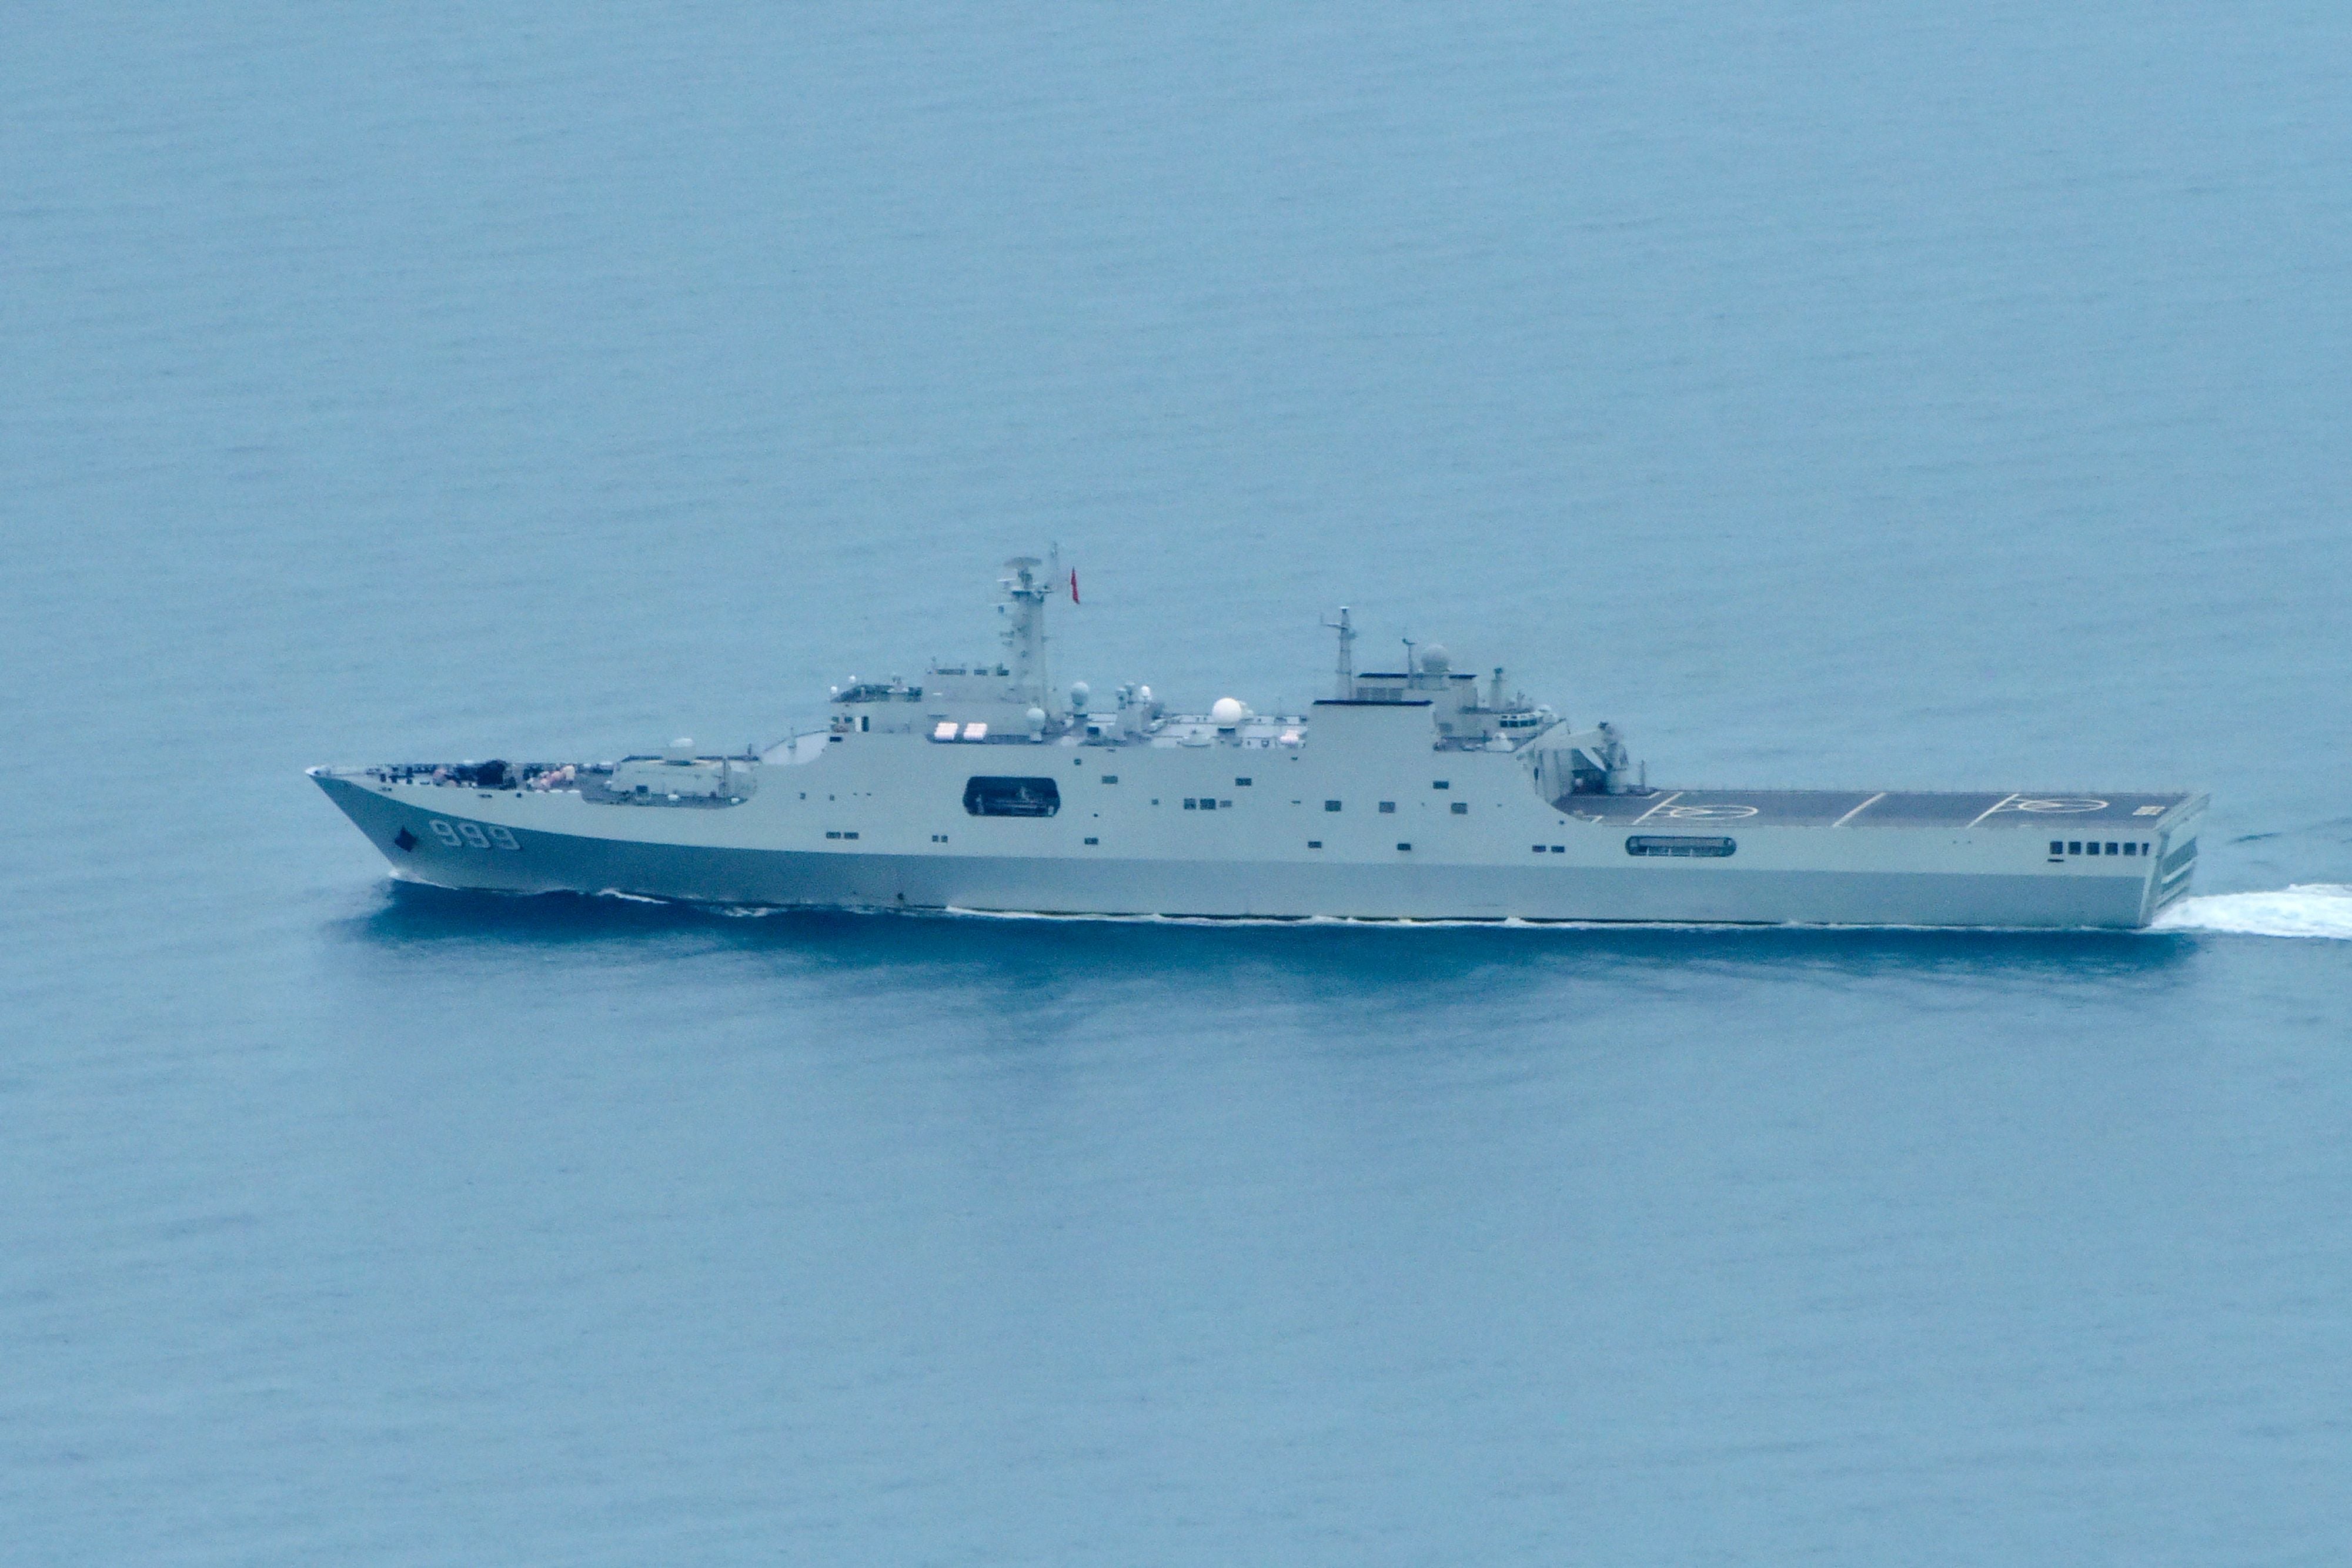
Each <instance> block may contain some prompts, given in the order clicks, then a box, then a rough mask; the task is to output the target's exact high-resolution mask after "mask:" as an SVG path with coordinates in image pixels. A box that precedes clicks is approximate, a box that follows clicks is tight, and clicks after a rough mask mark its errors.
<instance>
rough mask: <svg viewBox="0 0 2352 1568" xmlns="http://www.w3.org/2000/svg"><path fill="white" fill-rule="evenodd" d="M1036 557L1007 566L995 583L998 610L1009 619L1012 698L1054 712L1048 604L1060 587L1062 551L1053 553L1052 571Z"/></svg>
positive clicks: (1006, 639) (1021, 558) (1007, 634)
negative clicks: (1048, 659)
mask: <svg viewBox="0 0 2352 1568" xmlns="http://www.w3.org/2000/svg"><path fill="white" fill-rule="evenodd" d="M1044 567H1045V562H1043V561H1041V560H1039V559H1037V558H1036V557H1035V556H1034V555H1017V556H1014V557H1013V559H1011V560H1008V561H1006V562H1005V563H1004V573H1005V574H1004V575H1003V577H1001V578H999V579H997V580H996V587H997V591H998V592H1000V593H1001V594H1003V603H1002V604H1000V605H998V606H997V608H998V609H999V610H1000V611H1001V612H1003V614H1004V615H1005V617H1006V618H1007V621H1008V624H1007V625H1006V626H1005V628H1004V631H1003V633H1002V636H1003V643H1004V647H1005V652H1006V653H1009V654H1010V655H1011V657H1010V659H1009V660H1008V661H1007V662H1008V663H1009V664H1011V665H1012V667H1013V685H1012V691H1011V695H1012V697H1013V700H1014V701H1016V702H1022V703H1026V704H1028V705H1029V706H1032V707H1042V708H1045V709H1046V710H1047V711H1048V712H1051V711H1052V705H1051V704H1050V703H1049V702H1048V701H1047V700H1046V699H1047V697H1048V696H1049V695H1050V694H1051V691H1052V683H1051V682H1050V680H1049V679H1048V678H1047V674H1046V668H1045V601H1047V600H1048V599H1051V598H1052V597H1053V596H1054V594H1055V591H1056V590H1057V589H1058V588H1060V586H1061V581H1060V578H1061V551H1060V550H1058V549H1056V550H1055V552H1054V565H1053V568H1052V569H1051V570H1040V569H1042V568H1044Z"/></svg>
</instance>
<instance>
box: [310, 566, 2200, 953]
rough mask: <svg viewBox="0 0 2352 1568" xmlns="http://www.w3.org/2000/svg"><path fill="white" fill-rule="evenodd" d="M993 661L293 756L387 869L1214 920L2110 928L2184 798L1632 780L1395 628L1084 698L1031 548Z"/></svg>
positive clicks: (2143, 895) (520, 885) (569, 884)
mask: <svg viewBox="0 0 2352 1568" xmlns="http://www.w3.org/2000/svg"><path fill="white" fill-rule="evenodd" d="M997 586H998V589H999V592H1000V605H999V607H1000V609H1001V611H1002V612H1003V616H1004V622H1005V629H1004V631H1003V633H1002V640H1003V645H1004V648H1005V656H1004V658H1003V660H1002V661H1001V662H992V661H982V662H981V663H979V664H971V665H942V664H937V663H934V664H932V665H931V666H930V669H929V672H928V673H927V674H925V676H924V678H923V680H922V681H921V682H920V683H919V684H913V683H908V682H906V681H903V680H901V679H899V678H898V676H895V675H894V676H892V677H891V678H890V679H889V680H888V681H887V682H875V683H861V682H858V681H856V680H855V679H854V678H853V679H852V681H851V682H850V684H849V685H846V686H836V687H835V688H834V691H833V694H832V706H831V716H830V717H829V719H828V720H827V722H826V723H825V725H824V727H823V728H822V729H815V730H810V731H808V732H806V733H803V734H801V735H797V736H794V737H792V738H791V739H789V740H786V741H783V742H780V743H779V744H777V745H776V746H774V747H770V748H769V749H768V750H766V751H765V752H761V753H756V754H754V753H748V752H747V753H746V754H744V755H742V756H740V757H709V756H699V755H697V754H696V753H695V752H694V750H693V749H692V743H691V742H690V741H679V742H677V743H674V744H673V746H672V747H669V748H668V749H667V751H666V752H665V753H663V754H661V755H650V756H632V757H627V758H622V759H621V760H619V761H617V762H603V763H569V764H554V763H531V764H524V765H520V766H510V765H509V764H508V763H506V762H504V761H491V762H485V763H456V764H442V765H437V766H436V765H430V764H411V765H402V766H385V767H376V768H312V769H311V770H310V772H311V776H312V777H313V778H314V779H317V780H318V782H319V784H320V787H321V788H322V789H325V790H326V792H327V794H328V795H329V797H330V798H331V799H332V800H334V802H335V804H336V805H338V806H340V807H341V808H342V810H343V811H344V812H345V813H346V814H347V815H349V816H350V818H351V819H352V821H353V822H355V823H357V824H358V825H359V827H360V830H361V831H362V832H364V833H365V834H366V835H367V836H368V838H369V839H370V840H371V841H373V842H374V844H375V845H376V847H377V848H378V849H380V850H382V851H383V854H384V857H385V858H386V859H387V860H388V861H390V862H392V865H393V868H394V873H395V874H396V875H399V876H402V877H404V878H408V879H411V880H414V881H417V882H426V883H439V884H441V885H443V886H446V887H456V888H482V889H493V890H497V891H501V892H513V893H549V892H572V893H590V894H593V893H605V892H611V893H624V894H640V895H644V896H648V897H654V898H664V899H674V900H684V901H693V902H700V903H711V904H748V905H764V906H771V907H785V908H795V907H797V908H852V909H928V910H971V911H976V912H992V913H1021V914H1042V915H1163V916H1177V917H1184V916H1196V917H1207V918H1226V919H1244V918H1257V919H1277V920H1307V919H1318V918H1328V919H1341V920H1527V921H1578V922H1585V921H1591V922H1606V921H1635V922H1666V923H1676V924H1685V923H1687V924H1716V923H1722V924H1740V925H1780V924H1799V925H1956V926H2002V927H2030V926H2042V927H2075V928H2079V927H2086V926H2091V927H2130V926H2137V925H2146V924H2147V922H2148V920H2149V919H2150V918H2151V917H2153V916H2154V915H2155V914H2156V912H2157V911H2158V909H2160V908H2162V907H2163V906H2164V905H2165V904H2167V903H2168V902H2170V901H2171V900H2172V899H2174V898H2177V897H2179V895H2180V894H2182V893H2183V892H2185V891H2186V890H2187V888H2188V886H2189V877H2190V874H2191V873H2192V871H2193V869H2194V867H2195V864H2196V858H2197V841H2196V830H2197V823H2198V821H2199V819H2200V817H2201V815H2202V814H2203V811H2204V810H2205V803H2206V802H2205V797H2203V796H2202V795H2198V794H2193V793H2189V792H2174V793H2167V794H2146V793H2123V794H2118V793H2098V794H2079V793H2064V792H2042V793H2032V792H2025V791H2011V792H2009V793H2006V794H1993V793H1985V794H1967V793H1932V792H1930V793H1919V792H1906V791H1891V790H1879V791H1874V792H1872V791H1853V792H1841V791H1835V790H1694V789H1651V788H1649V787H1648V785H1647V784H1646V783H1645V782H1644V781H1643V775H1642V773H1641V772H1640V770H1639V769H1638V768H1636V767H1635V765H1634V764H1633V759H1632V758H1631V757H1630V755H1629V754H1628V752H1627V750H1626V748H1625V746H1624V743H1623V737H1622V736H1621V735H1619V733H1618V732H1617V731H1616V730H1615V729H1614V727H1612V726H1610V725H1608V724H1605V723H1603V724H1601V725H1598V726H1596V727H1593V728H1591V729H1588V730H1582V731H1576V730H1573V729H1572V727H1570V726H1569V725H1568V724H1567V723H1566V722H1565V721H1564V720H1562V719H1561V718H1560V717H1559V716H1558V715H1557V714H1555V713H1554V712H1553V710H1552V709H1550V708H1549V707H1545V706H1538V705H1536V704H1533V703H1530V702H1529V701H1528V699H1527V698H1526V697H1525V696H1524V695H1516V694H1515V695H1506V687H1505V685H1504V680H1503V672H1502V671H1501V670H1499V669H1497V670H1496V671H1495V672H1494V675H1493V680H1492V682H1491V684H1488V685H1485V686H1484V689H1483V690H1482V683H1481V682H1480V680H1479V679H1478V678H1477V677H1475V676H1474V675H1471V674H1460V673H1456V672H1454V670H1453V669H1452V667H1451V664H1450V662H1449V659H1448V656H1447V655H1446V654H1445V653H1444V650H1443V649H1441V648H1438V647H1435V646H1427V647H1421V648H1419V649H1418V650H1417V651H1416V648H1415V645H1414V644H1412V643H1407V644H1406V658H1405V667H1404V668H1403V669H1402V670H1399V671H1389V672H1368V673H1365V674H1357V673H1356V672H1355V669H1354V664H1353V655H1352V652H1351V644H1352V643H1353V641H1354V638H1355V635H1356V632H1355V629H1354V627H1353V625H1352V624H1351V622H1350V619H1349V612H1348V611H1346V610H1344V609H1343V610H1341V611H1340V612H1339V620H1338V621H1336V622H1326V624H1327V625H1328V626H1330V627H1331V629H1333V630H1335V631H1336V632H1339V664H1338V669H1337V671H1336V689H1335V695H1332V696H1330V697H1328V698H1326V699H1323V700H1320V701H1318V702H1316V703H1315V704H1314V705H1313V706H1312V707H1311V709H1310V710H1309V711H1307V712H1305V713H1299V714H1294V715H1290V716H1281V715H1274V716H1267V715H1260V714H1257V713H1255V712H1254V711H1252V710H1251V709H1250V707H1249V706H1248V705H1246V704H1244V703H1243V702H1241V701H1240V700H1238V699H1237V698H1233V697H1224V698H1220V699H1219V700H1218V701H1217V702H1216V703H1215V704H1214V705H1213V706H1212V707H1211V709H1210V711H1209V712H1208V713H1206V714H1196V715H1183V714H1172V713H1170V712H1168V711H1166V710H1165V709H1164V708H1163V707H1162V706H1161V705H1160V702H1159V701H1158V699H1156V698H1155V697H1153V695H1152V694H1151V688H1150V686H1148V685H1122V686H1120V687H1118V690H1117V693H1116V694H1115V697H1114V700H1112V701H1111V702H1108V703H1106V704H1099V705H1097V704H1096V703H1095V702H1094V701H1093V694H1092V693H1091V691H1090V690H1089V688H1088V687H1087V685H1086V684H1085V683H1083V682H1078V683H1074V684H1073V685H1070V686H1069V687H1068V688H1067V690H1066V694H1065V693H1063V692H1059V691H1056V690H1055V688H1054V686H1053V684H1052V682H1051V681H1050V680H1049V679H1048V678H1047V676H1046V673H1045V631H1044V624H1045V623H1044V610H1045V602H1046V601H1047V600H1048V599H1051V598H1054V597H1056V596H1061V595H1063V594H1065V592H1066V597H1068V598H1069V599H1070V600H1071V601H1074V602H1075V601H1076V597H1077V593H1076V576H1075V574H1073V575H1072V576H1071V577H1070V579H1069V580H1068V582H1067V587H1066V590H1065V588H1064V584H1063V580H1062V576H1061V572H1060V569H1059V567H1058V565H1056V566H1055V567H1053V568H1045V565H1044V563H1043V562H1040V561H1038V560H1036V559H1032V558H1029V557H1022V558H1019V559H1014V560H1012V561H1009V562H1007V563H1006V565H1005V575H1004V576H1003V578H1001V579H1000V580H999V581H998V585H997Z"/></svg>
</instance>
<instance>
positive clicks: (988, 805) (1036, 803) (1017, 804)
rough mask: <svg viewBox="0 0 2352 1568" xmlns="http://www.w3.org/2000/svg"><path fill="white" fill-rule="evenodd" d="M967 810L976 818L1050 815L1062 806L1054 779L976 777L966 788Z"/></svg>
mask: <svg viewBox="0 0 2352 1568" xmlns="http://www.w3.org/2000/svg"><path fill="white" fill-rule="evenodd" d="M963 809H964V810H967V811H969V812H971V814H972V815H973V816H975V817H1050V816H1052V815H1053V814H1054V813H1055V812H1056V811H1058V810H1061V809H1062V791H1061V790H1060V789H1058V788H1057V787H1056V786H1055V783H1054V781H1053V780H1052V779H992V778H987V777H975V778H973V779H970V780H969V781H967V782H966V783H965V785H964V787H963Z"/></svg>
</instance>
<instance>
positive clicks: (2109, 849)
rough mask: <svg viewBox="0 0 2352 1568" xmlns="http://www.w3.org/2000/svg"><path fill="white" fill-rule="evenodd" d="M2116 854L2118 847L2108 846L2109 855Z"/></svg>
mask: <svg viewBox="0 0 2352 1568" xmlns="http://www.w3.org/2000/svg"><path fill="white" fill-rule="evenodd" d="M2115 852H2116V846H2115V845H2114V844H2109V845H2108V846H2107V853H2109V854H2114V853H2115Z"/></svg>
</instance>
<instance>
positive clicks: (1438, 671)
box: [1421, 643, 1454, 675]
mask: <svg viewBox="0 0 2352 1568" xmlns="http://www.w3.org/2000/svg"><path fill="white" fill-rule="evenodd" d="M1421 667H1422V668H1423V669H1424V670H1427V671H1428V672H1429V673H1430V674H1433V675H1442V674H1444V673H1445V672H1446V671H1448V670H1450V669H1452V668H1453V667H1454V655H1453V654H1451V653H1447V652H1446V651H1445V644H1444V643H1431V644H1430V645H1429V646H1428V647H1426V648H1423V650H1422V651H1421Z"/></svg>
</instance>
